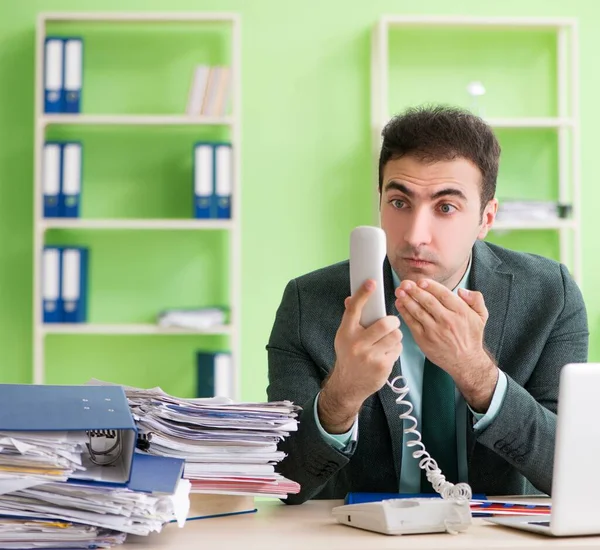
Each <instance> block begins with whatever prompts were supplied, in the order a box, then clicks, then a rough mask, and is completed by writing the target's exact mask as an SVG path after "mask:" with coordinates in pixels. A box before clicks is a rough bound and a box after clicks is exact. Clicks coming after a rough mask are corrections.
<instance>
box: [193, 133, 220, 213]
mask: <svg viewBox="0 0 600 550" xmlns="http://www.w3.org/2000/svg"><path fill="white" fill-rule="evenodd" d="M214 171H215V170H214V147H213V144H212V143H203V142H199V143H196V144H195V145H194V217H195V218H213V217H215V216H214V215H213V212H212V210H213V209H212V208H211V203H212V197H213V187H214V183H213V182H214V177H215V176H214Z"/></svg>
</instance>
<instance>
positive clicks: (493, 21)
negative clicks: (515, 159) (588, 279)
mask: <svg viewBox="0 0 600 550" xmlns="http://www.w3.org/2000/svg"><path fill="white" fill-rule="evenodd" d="M436 28H437V29H451V28H454V29H467V30H510V31H514V32H519V31H531V30H546V31H551V32H554V33H555V36H556V61H557V63H556V93H557V105H558V106H557V109H558V112H557V116H556V117H518V118H486V121H487V122H488V123H489V124H490V125H491V126H492V127H493V128H495V129H499V128H506V129H515V130H519V129H523V130H532V129H543V128H546V129H554V130H556V132H557V136H558V150H557V159H558V201H559V202H561V203H566V202H569V203H570V204H571V205H572V216H571V218H569V219H558V220H555V221H548V222H545V221H544V222H542V221H539V222H538V221H533V220H532V221H523V222H517V221H514V222H513V221H498V222H496V223H495V224H494V226H493V228H492V230H493V231H520V230H556V231H558V235H559V255H560V261H561V262H563V263H565V264H566V265H568V266H569V267H570V270H571V273H572V275H573V277H574V278H575V280H576V281H577V283H578V284H579V285H581V282H582V266H581V262H582V260H581V213H580V212H581V211H580V153H579V148H580V138H579V132H580V129H579V63H578V61H579V51H578V43H579V39H578V25H577V20H576V19H574V18H541V17H468V16H465V17H462V16H400V15H386V16H382V17H381V18H380V19H379V20H378V21H377V22H376V23H375V27H374V29H373V33H372V49H371V131H372V144H373V151H372V154H373V158H374V174H375V175H374V177H375V182H376V184H377V178H378V175H377V163H378V158H379V151H380V146H381V131H382V130H383V127H384V125H385V124H386V123H387V121H388V120H389V119H390V113H389V108H390V106H389V97H390V96H389V74H388V73H389V57H390V55H389V53H390V40H389V34H390V31H394V32H401V31H402V29H420V30H421V29H422V30H423V31H429V30H432V29H436ZM399 93H401V91H400V92H399ZM501 162H502V160H501ZM373 202H374V214H373V217H374V219H375V220H378V219H379V211H378V193H377V185H376V186H375V197H374V201H373Z"/></svg>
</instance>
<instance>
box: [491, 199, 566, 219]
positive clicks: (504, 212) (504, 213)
mask: <svg viewBox="0 0 600 550" xmlns="http://www.w3.org/2000/svg"><path fill="white" fill-rule="evenodd" d="M569 215H570V207H569V205H565V204H559V203H557V202H553V201H525V200H501V201H500V202H499V205H498V212H497V214H496V220H498V221H501V222H533V221H538V222H539V221H553V220H558V219H560V218H566V217H568V216H569Z"/></svg>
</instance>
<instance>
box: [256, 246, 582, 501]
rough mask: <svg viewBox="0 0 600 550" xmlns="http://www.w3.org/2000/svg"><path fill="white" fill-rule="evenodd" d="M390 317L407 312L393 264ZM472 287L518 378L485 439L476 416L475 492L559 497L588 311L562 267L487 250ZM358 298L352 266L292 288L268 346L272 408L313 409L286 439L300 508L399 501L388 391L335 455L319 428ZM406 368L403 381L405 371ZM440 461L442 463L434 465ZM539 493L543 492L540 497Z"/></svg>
mask: <svg viewBox="0 0 600 550" xmlns="http://www.w3.org/2000/svg"><path fill="white" fill-rule="evenodd" d="M384 284H385V291H386V302H387V311H388V314H395V313H396V310H395V307H394V288H393V281H392V274H391V268H390V265H389V263H388V262H387V260H386V262H385V266H384ZM470 287H471V289H472V290H478V291H480V292H481V293H482V294H483V296H484V299H485V303H486V306H487V308H488V311H489V319H488V322H487V325H486V327H485V334H484V341H485V345H486V348H487V350H488V352H489V353H490V354H491V355H492V356H493V357H494V358H495V360H496V364H497V365H498V366H499V367H500V369H502V370H503V371H504V372H505V373H506V375H507V379H508V388H507V391H506V397H505V399H504V401H503V404H502V406H501V408H500V411H499V412H498V415H497V416H496V418H495V419H494V421H493V422H492V423H491V424H490V425H489V426H488V427H487V428H485V429H484V430H481V431H475V430H473V427H472V426H473V418H472V415H471V413H470V412H469V411H467V414H468V418H467V437H466V441H467V457H468V468H469V483H470V485H471V487H472V489H473V492H475V493H487V494H491V495H507V494H511V495H512V494H528V493H532V492H537V491H536V490H535V489H537V490H538V491H541V492H543V493H546V494H550V491H551V485H552V469H553V460H554V441H555V431H556V407H557V399H558V383H559V373H560V370H561V368H562V367H563V366H564V365H565V364H567V363H569V362H585V361H587V353H588V338H589V333H588V326H587V314H586V310H585V305H584V302H583V298H582V296H581V292H580V291H579V288H578V287H577V285H576V284H575V282H574V281H573V279H572V278H571V276H570V275H569V273H568V271H567V269H566V268H565V267H564V266H563V265H561V264H559V263H557V262H555V261H552V260H549V259H546V258H542V257H540V256H536V255H532V254H524V253H519V252H514V251H510V250H507V249H505V248H501V247H499V246H495V245H492V244H489V243H485V242H482V241H477V242H476V243H475V245H474V247H473V262H472V267H471V284H470ZM349 294H350V279H349V271H348V262H347V261H346V262H342V263H339V264H335V265H332V266H330V267H326V268H324V269H320V270H318V271H314V272H312V273H309V274H307V275H304V276H302V277H299V278H297V279H294V280H292V281H290V282H289V283H288V285H287V287H286V289H285V291H284V294H283V299H282V301H281V305H280V306H279V308H278V310H277V314H276V318H275V323H274V326H273V329H272V332H271V336H270V339H269V343H268V345H267V350H268V361H269V386H268V389H267V393H268V398H269V400H282V399H289V400H291V401H293V402H294V403H296V404H298V405H300V406H302V408H303V410H302V412H301V414H300V417H299V419H300V424H299V429H298V431H297V432H294V433H292V434H291V436H290V437H289V438H287V439H286V440H285V441H283V442H282V444H281V445H280V448H281V449H282V450H283V451H285V452H286V453H287V456H286V458H285V459H284V460H283V461H282V462H281V463H280V464H279V466H278V471H280V472H281V473H282V474H283V475H285V476H286V477H288V478H290V479H293V480H295V481H297V482H298V483H300V485H301V487H302V490H301V492H300V493H299V494H298V495H290V496H289V498H288V499H287V500H286V502H287V503H289V504H299V503H302V502H304V501H305V500H308V499H311V498H343V497H344V496H345V495H346V493H347V492H349V491H367V492H397V491H398V487H399V479H400V465H401V458H402V452H406V450H404V449H402V421H401V420H400V418H399V414H400V413H401V412H402V411H401V410H400V408H399V407H398V405H397V404H396V402H395V397H396V394H394V393H393V392H392V391H391V390H390V388H388V387H387V386H384V387H383V388H382V389H381V390H379V391H378V392H376V393H375V394H373V395H371V396H370V397H369V398H368V399H367V400H366V401H365V403H364V405H363V406H362V409H361V411H360V413H359V435H358V444H357V445H356V447H355V449H353V450H352V451H350V452H342V451H338V450H336V449H334V448H333V447H332V446H331V445H329V444H328V443H327V442H326V441H325V440H324V438H323V437H322V436H321V434H320V432H319V430H318V426H317V425H316V423H315V419H314V414H313V406H314V400H315V397H316V395H317V393H318V392H319V390H320V389H321V386H322V383H323V381H324V379H325V377H326V376H327V374H328V373H329V372H330V370H331V369H332V367H333V365H334V364H335V350H334V339H335V335H336V332H337V330H338V327H339V324H340V321H341V318H342V315H343V312H344V299H345V298H346V297H347V296H348V295H349ZM401 368H402V366H401V364H400V360H398V361H396V364H395V365H394V368H393V371H392V374H391V377H394V376H398V375H399V374H401ZM434 458H435V457H434ZM534 488H535V489H534Z"/></svg>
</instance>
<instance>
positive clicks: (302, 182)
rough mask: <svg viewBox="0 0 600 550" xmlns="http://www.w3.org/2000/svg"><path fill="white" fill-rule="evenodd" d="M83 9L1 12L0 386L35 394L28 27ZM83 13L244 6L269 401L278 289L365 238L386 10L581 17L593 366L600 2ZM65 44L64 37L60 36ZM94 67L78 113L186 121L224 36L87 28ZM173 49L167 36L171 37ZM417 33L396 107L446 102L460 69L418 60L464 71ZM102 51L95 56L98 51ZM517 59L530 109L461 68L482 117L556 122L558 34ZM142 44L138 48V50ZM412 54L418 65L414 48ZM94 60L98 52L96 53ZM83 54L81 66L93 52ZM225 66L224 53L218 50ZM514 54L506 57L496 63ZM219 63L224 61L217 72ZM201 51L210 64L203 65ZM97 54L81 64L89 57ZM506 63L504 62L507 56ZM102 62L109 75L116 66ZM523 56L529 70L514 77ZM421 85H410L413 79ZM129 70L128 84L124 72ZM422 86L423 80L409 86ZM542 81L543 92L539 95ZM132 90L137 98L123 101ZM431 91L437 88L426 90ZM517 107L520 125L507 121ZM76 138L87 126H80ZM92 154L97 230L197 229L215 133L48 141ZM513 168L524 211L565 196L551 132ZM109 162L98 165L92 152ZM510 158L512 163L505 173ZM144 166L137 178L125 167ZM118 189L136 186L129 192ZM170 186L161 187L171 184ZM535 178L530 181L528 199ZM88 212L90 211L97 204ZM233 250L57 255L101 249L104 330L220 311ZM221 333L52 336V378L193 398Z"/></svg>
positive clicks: (536, 241)
mask: <svg viewBox="0 0 600 550" xmlns="http://www.w3.org/2000/svg"><path fill="white" fill-rule="evenodd" d="M81 9H82V3H81V2H77V1H75V0H46V1H44V2H42V1H40V0H29V1H27V2H23V1H21V0H4V1H3V2H2V3H1V4H0V82H1V85H0V312H1V313H0V349H1V350H2V361H1V362H0V369H1V371H0V372H1V375H0V381H2V382H29V381H30V371H31V369H30V365H31V361H32V351H31V335H32V330H31V327H32V307H33V306H32V299H31V288H32V273H31V271H32V202H33V195H32V186H33V183H32V180H33V167H32V159H33V98H34V89H33V77H34V65H33V59H34V35H35V20H36V15H37V13H38V12H39V11H40V10H44V11H78V10H81ZM85 9H89V10H98V11H110V10H126V11H138V10H151V11H168V10H172V11H236V12H239V13H240V14H241V16H242V63H243V83H242V94H243V95H242V97H243V99H242V127H243V130H242V144H243V148H242V186H243V191H242V193H243V203H242V250H243V255H242V262H243V285H242V350H243V356H242V371H243V375H242V398H244V399H264V397H265V386H266V372H267V364H266V352H265V349H264V346H265V344H266V342H267V339H268V336H269V332H270V329H271V324H272V322H273V317H274V314H275V310H276V308H277V306H278V304H279V300H280V298H281V294H282V291H283V288H284V286H285V284H286V282H287V281H288V280H289V279H290V278H292V277H294V276H297V275H299V274H302V273H305V272H307V271H309V270H312V269H316V268H318V267H321V266H323V265H326V264H329V263H332V262H336V261H339V260H342V259H344V258H346V257H347V249H348V234H349V232H350V230H351V229H352V228H353V227H354V226H355V225H359V224H363V223H370V219H369V214H370V200H371V189H370V185H371V184H372V181H371V174H372V167H371V158H370V151H371V143H370V128H369V113H370V103H369V99H370V98H369V76H370V68H369V64H370V31H371V28H372V24H373V22H374V21H375V20H376V19H377V18H378V17H379V16H380V15H381V14H384V13H396V14H401V13H405V14H409V13H413V14H458V15H463V14H470V15H498V16H503V15H514V16H537V15H540V16H575V17H578V18H579V20H580V50H581V57H580V70H581V95H580V97H581V123H582V136H581V137H582V140H581V142H582V151H581V158H582V179H583V249H584V273H583V292H584V296H585V298H586V301H587V304H588V314H589V321H590V329H591V335H592V337H591V349H590V360H594V361H600V342H599V341H598V340H597V339H596V335H597V334H598V332H599V329H600V315H599V314H600V297H599V295H598V293H597V292H596V291H595V279H596V277H595V274H596V273H597V272H598V271H599V270H600V259H599V258H598V255H597V254H596V250H597V248H598V245H597V244H596V238H595V234H596V231H598V230H599V229H600V226H599V225H598V223H599V222H598V221H597V217H596V212H595V205H596V202H597V201H599V200H600V189H599V188H598V187H597V186H596V185H595V164H594V162H595V158H596V155H597V152H596V142H597V140H596V127H597V126H598V124H599V123H600V109H599V108H598V107H597V99H596V98H598V97H600V77H598V76H597V74H598V71H597V64H596V56H597V52H598V51H600V35H598V33H597V29H598V23H599V19H600V5H599V4H598V3H597V2H595V1H594V0H587V1H586V0H572V1H571V2H569V3H566V2H564V1H562V0H519V1H516V0H505V1H504V2H502V3H497V2H494V3H492V2H481V1H475V0H465V1H462V2H446V1H443V0H435V1H430V2H427V3H422V4H421V5H419V7H418V9H417V8H416V7H415V4H414V2H407V1H403V0H372V1H371V2H360V3H359V2H357V3H356V5H354V6H351V7H350V3H348V2H342V1H341V0H336V1H328V2H321V1H319V2H317V1H315V0H310V1H308V2H303V3H301V4H297V3H291V2H281V1H276V0H253V1H252V2H248V1H242V0H219V1H217V0H212V1H210V0H196V1H191V0H169V2H167V1H165V0H146V1H133V0H120V1H119V2H117V1H115V0H105V1H104V2H92V1H89V2H87V3H86V4H85ZM57 30H61V29H57ZM81 32H82V33H83V34H84V36H86V47H87V48H88V49H89V48H90V46H91V45H93V44H94V43H96V44H98V45H102V46H101V49H100V48H99V47H98V48H92V49H89V50H86V56H87V55H89V56H91V57H90V58H89V63H88V64H89V67H88V68H87V69H86V73H85V79H86V80H85V82H86V84H85V85H86V88H85V89H84V101H85V108H86V109H90V110H94V111H95V112H110V111H111V110H112V111H116V110H117V109H122V110H127V111H128V112H136V111H137V112H144V111H152V112H156V113H160V112H168V111H169V110H179V111H182V110H183V108H184V105H185V101H186V96H187V87H188V84H189V76H190V75H189V70H188V68H189V64H190V63H193V62H194V60H196V59H198V60H201V59H203V58H206V59H209V60H210V61H215V62H218V61H219V60H221V59H226V58H227V55H228V52H227V51H226V47H225V46H223V41H222V33H221V32H220V31H219V30H218V29H217V30H216V31H215V32H214V33H213V34H211V36H210V37H209V43H210V44H211V46H214V47H211V49H210V50H209V49H206V48H204V47H203V46H202V45H200V44H198V42H197V41H196V40H194V39H193V37H191V36H190V35H189V34H188V33H185V32H181V33H177V38H176V40H175V41H174V40H172V39H171V36H170V35H169V33H162V34H159V35H158V36H155V37H154V38H152V39H151V38H148V36H143V35H142V34H137V32H136V31H134V30H133V29H132V30H128V32H127V33H123V34H120V35H119V34H111V35H95V34H94V32H93V31H92V30H89V29H88V30H86V29H81ZM171 34H172V33H171ZM475 39H476V37H474V36H465V37H463V38H462V39H460V40H458V41H455V40H453V41H450V42H451V43H452V48H453V51H454V52H458V54H460V52H461V51H470V52H473V51H478V49H477V48H473V47H472V45H473V44H476V42H474V41H475ZM444 40H445V39H444V38H443V37H442V38H440V37H438V38H437V39H435V40H434V41H433V42H430V41H428V40H426V39H424V38H423V37H422V36H421V37H419V36H412V37H401V36H400V37H399V36H396V37H395V38H394V39H393V40H392V43H393V44H394V45H395V46H396V47H395V49H394V51H398V52H403V53H398V54H397V55H393V56H392V57H391V59H392V61H393V67H394V68H395V69H394V70H392V75H391V76H392V84H393V89H392V100H391V101H392V108H394V109H397V108H401V107H402V106H403V105H405V104H406V102H409V103H410V102H419V101H422V100H428V99H438V98H439V97H438V96H435V94H434V96H432V97H429V95H431V94H430V92H432V91H435V93H436V94H437V93H438V92H439V93H442V92H443V94H444V95H443V97H445V98H447V100H451V101H456V102H463V103H464V97H462V96H460V95H454V96H453V95H452V93H453V92H451V87H450V86H449V87H448V89H447V90H444V89H443V88H442V87H441V86H438V85H437V84H436V83H437V82H438V81H439V79H441V78H443V77H444V76H449V77H452V75H455V74H456V73H455V72H453V71H452V70H451V69H440V71H439V72H437V73H436V74H435V75H432V74H431V73H429V74H426V73H422V74H420V73H419V66H420V61H423V62H425V61H427V60H428V59H429V60H432V59H433V60H434V61H436V60H439V61H441V64H442V66H444V65H446V64H447V66H448V67H450V66H451V65H452V62H453V60H454V61H456V59H463V56H460V55H458V56H451V55H449V54H446V57H444V56H442V57H437V56H438V55H439V54H437V53H432V52H433V51H434V50H433V48H431V47H430V45H431V44H432V43H433V44H437V45H438V46H439V45H440V44H444V43H445V42H444ZM95 41H97V42H95ZM520 41H521V42H522V43H521V44H515V43H514V42H510V41H508V40H506V38H505V37H503V36H498V37H496V38H492V39H491V41H489V42H488V48H489V51H488V52H487V53H488V54H493V55H494V56H495V58H494V59H495V63H499V64H500V65H503V66H506V67H507V68H508V69H509V70H511V73H510V78H511V79H512V81H513V82H517V83H520V85H521V86H522V87H521V88H520V89H522V90H526V91H528V93H527V94H522V95H520V96H516V95H514V96H512V97H509V99H508V100H507V99H506V95H505V96H503V97H504V99H502V97H500V95H496V96H494V93H493V92H494V91H495V92H496V93H497V94H499V92H500V90H506V92H505V94H510V89H511V88H510V87H509V86H508V85H507V82H506V80H504V79H499V78H498V75H497V74H496V73H495V72H492V71H489V70H487V71H486V68H485V67H486V62H485V57H484V55H483V53H485V52H479V54H480V55H477V56H475V55H473V56H471V58H470V59H471V60H472V63H471V66H466V65H465V66H461V69H460V74H464V78H465V79H467V80H470V79H473V78H481V79H482V80H484V81H485V82H486V83H487V84H488V87H489V88H490V90H491V92H490V95H489V101H490V103H489V105H488V106H489V108H490V110H491V111H492V112H488V113H486V114H487V115H489V116H498V115H503V114H505V115H523V114H539V115H548V114H551V113H552V109H554V107H555V100H556V98H555V96H554V94H553V92H552V89H551V86H549V85H548V84H547V82H551V80H548V79H549V78H551V77H552V69H551V68H550V67H551V64H552V61H553V58H552V56H550V57H545V56H544V54H543V53H541V52H543V51H544V48H546V50H548V48H549V47H550V48H551V47H552V43H551V38H550V37H548V36H547V35H543V34H542V35H540V36H535V37H524V38H523V39H520ZM133 44H138V45H139V44H143V48H142V49H140V48H135V47H133ZM519 46H524V47H527V48H528V49H529V50H530V51H533V52H537V54H536V55H535V56H534V58H535V59H536V60H537V61H536V63H535V64H534V65H533V66H532V65H531V64H528V63H527V62H526V60H525V59H522V58H516V57H515V55H514V53H511V52H515V51H517V50H516V49H515V48H518V47H519ZM407 50H408V51H409V53H408V55H407V54H406V51H407ZM100 51H101V53H99V52H100ZM88 52H89V53H88ZM208 52H216V53H213V54H211V53H208ZM504 54H506V57H504ZM211 55H214V56H215V57H210V56H211ZM203 56H208V57H203ZM86 59H88V58H87V57H86ZM503 59H508V62H507V61H503ZM109 60H110V64H108V61H109ZM517 60H518V62H517ZM406 65H408V68H409V69H411V70H412V71H413V74H414V75H415V77H414V78H413V79H412V80H411V82H410V85H408V84H407V83H406V82H403V81H402V75H403V74H404V73H403V72H402V71H403V70H404V67H405V66H406ZM132 66H133V67H135V70H133V71H132V70H131V67H132ZM415 71H416V72H415ZM530 84H531V85H530ZM124 90H125V92H126V93H124V92H123V91H124ZM432 93H433V92H432ZM507 105H509V106H510V109H511V112H510V113H505V112H503V111H502V109H503V108H504V107H505V106H507ZM79 130H81V131H79ZM80 136H82V138H83V140H84V142H85V144H89V146H88V149H86V150H94V151H96V153H95V154H90V156H89V162H88V161H87V157H86V165H85V168H84V170H85V176H84V177H86V187H85V188H84V192H85V193H88V197H89V199H90V200H88V201H87V202H84V213H85V215H89V216H96V217H97V216H108V215H113V216H114V215H117V214H118V215H122V216H158V215H163V216H172V217H185V216H186V215H187V211H188V210H187V209H188V206H189V197H188V195H187V193H188V187H187V185H188V175H189V173H190V162H191V156H190V151H191V144H192V142H193V141H194V140H195V139H202V138H203V137H218V136H216V135H214V134H212V133H206V132H204V133H202V132H201V133H200V134H198V132H196V131H191V130H190V129H183V130H182V129H174V130H172V131H171V130H169V131H167V132H166V133H164V132H163V133H160V134H159V133H158V132H157V131H156V130H151V129H144V130H143V131H140V130H139V129H123V130H119V131H118V132H114V131H113V132H110V133H109V132H106V130H102V129H101V130H98V129H96V128H82V129H78V131H75V130H74V129H73V128H69V129H64V128H63V129H60V130H58V129H57V130H55V131H53V134H52V137H59V138H61V137H67V138H68V137H80ZM500 138H501V141H502V143H503V146H504V150H505V151H506V155H507V162H506V163H505V164H504V165H503V168H502V169H501V177H500V180H499V189H498V195H499V196H501V197H507V196H511V194H514V193H517V192H520V193H521V194H522V195H525V196H527V197H528V198H529V197H531V198H552V197H554V196H555V193H556V176H555V164H556V158H555V156H554V154H553V152H552V150H553V146H554V145H555V138H554V136H553V134H552V132H547V131H540V132H537V131H536V132H535V133H529V132H521V133H519V134H515V133H514V132H513V131H508V130H505V131H502V132H500ZM98 151H102V153H101V154H98ZM509 158H510V161H508V159H509ZM130 164H131V165H135V166H136V169H135V170H132V171H131V174H132V175H131V177H129V176H128V174H127V171H126V167H127V166H129V165H130ZM125 176H126V177H125ZM165 181H167V182H168V186H165V185H164V182H165ZM522 181H525V182H526V183H527V185H526V186H523V185H522V184H520V182H522ZM92 199H93V200H92ZM225 238H226V237H224V236H222V235H220V234H218V233H214V234H213V233H210V234H206V235H204V234H202V235H199V234H198V233H191V232H190V233H189V234H183V233H168V232H153V231H148V232H143V233H134V232H131V233H127V232H112V231H111V232H106V233H102V232H90V231H87V232H83V231H78V232H69V231H54V232H51V233H50V234H49V235H48V242H68V243H77V244H89V245H90V246H91V248H92V254H93V260H94V264H93V267H92V269H93V276H94V281H95V283H94V284H95V292H94V294H93V295H92V296H91V303H90V315H91V318H92V320H93V321H96V322H108V321H113V322H150V321H151V320H152V319H153V316H154V314H155V312H156V310H157V309H159V308H161V307H165V306H180V305H196V303H198V302H196V303H194V302H191V301H190V300H193V299H190V296H194V298H196V299H200V302H202V303H208V301H209V300H212V299H215V298H219V299H220V298H221V297H222V296H223V295H224V292H225V288H226V286H225V285H226V281H222V280H221V279H220V278H219V277H217V276H215V274H214V272H211V270H210V269H208V267H209V266H210V264H211V263H213V262H220V263H223V262H226V256H225V255H224V253H223V250H224V248H225V246H226V242H225V241H224V239H225ZM494 239H495V240H497V241H498V242H502V244H506V245H508V246H512V247H514V248H519V249H530V250H535V251H539V252H541V253H543V254H546V255H549V256H553V257H555V256H556V249H557V243H556V239H555V237H554V235H552V234H547V235H546V234H541V235H540V234H536V235H532V234H531V233H523V234H520V235H515V234H510V235H504V236H498V237H494ZM222 345H223V341H222V340H221V338H218V337H211V338H205V339H200V340H199V339H198V338H194V337H187V336H185V337H184V336H178V337H166V336H162V337H147V336H119V337H114V336H111V337H106V336H52V337H50V338H49V339H48V346H47V361H48V368H49V370H48V381H49V382H55V383H59V382H61V383H63V382H64V383H79V382H84V381H86V380H87V379H88V378H89V377H91V376H95V377H98V378H104V379H109V380H112V381H114V382H123V383H127V384H135V385H140V386H153V385H160V386H161V387H163V388H164V389H165V390H166V391H169V392H172V393H176V394H180V395H190V394H191V393H192V391H193V366H194V365H193V350H194V349H196V348H197V347H200V346H203V347H204V346H209V347H220V346H222Z"/></svg>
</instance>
